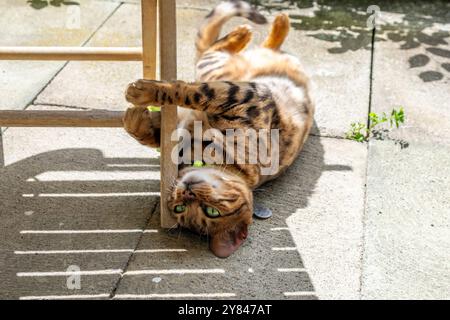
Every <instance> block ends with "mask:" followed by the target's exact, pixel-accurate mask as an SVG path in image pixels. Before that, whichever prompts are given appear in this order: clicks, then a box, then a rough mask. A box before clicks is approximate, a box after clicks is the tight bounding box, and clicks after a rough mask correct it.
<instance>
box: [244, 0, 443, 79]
mask: <svg viewBox="0 0 450 320" xmlns="http://www.w3.org/2000/svg"><path fill="white" fill-rule="evenodd" d="M248 2H250V3H253V4H254V5H256V6H258V7H260V8H262V9H265V10H268V11H270V12H273V11H286V10H287V11H288V12H289V16H290V18H291V20H292V27H293V28H295V29H297V30H303V31H307V32H308V33H307V35H308V36H310V37H313V38H315V39H319V40H322V41H327V42H331V43H334V44H336V46H335V47H332V48H329V49H328V52H329V53H332V54H342V53H345V52H348V51H357V50H370V49H371V43H372V37H373V33H372V30H370V29H369V28H368V27H367V19H368V17H369V15H368V14H367V13H366V10H367V8H368V7H369V6H370V5H373V4H374V3H373V1H372V0H358V1H357V0H340V1H338V0H288V1H276V0H249V1H248ZM376 4H377V5H378V6H379V7H380V8H381V18H380V19H379V21H378V22H379V24H378V26H377V28H376V32H375V41H391V42H394V43H398V44H399V49H401V50H410V49H421V48H422V49H423V53H421V54H415V55H414V56H412V57H410V58H409V60H408V62H409V64H410V67H411V68H426V69H425V70H423V71H422V70H421V71H420V72H419V74H418V76H419V77H420V78H421V79H422V80H423V81H425V82H429V81H439V80H442V79H444V74H445V73H449V72H450V71H449V69H450V68H449V63H447V62H446V61H442V59H450V50H449V49H448V46H449V38H450V32H449V31H447V30H439V26H437V25H436V24H449V23H450V2H449V1H444V0H435V1H426V2H425V1H391V0H379V1H377V2H376ZM303 9H310V10H306V11H305V10H303ZM393 14H394V15H395V17H396V19H395V21H389V19H384V17H383V15H387V16H389V15H391V16H392V15H393ZM429 28H433V29H432V31H431V32H430V31H429V30H430V29H429ZM443 46H445V47H446V48H443ZM430 61H436V62H437V63H435V64H434V66H432V64H431V63H429V62H430ZM427 69H428V70H427Z"/></svg>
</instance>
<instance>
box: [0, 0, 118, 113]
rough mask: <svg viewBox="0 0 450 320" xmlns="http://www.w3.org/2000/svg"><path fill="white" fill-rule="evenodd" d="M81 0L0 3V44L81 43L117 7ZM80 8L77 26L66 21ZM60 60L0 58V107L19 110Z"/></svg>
mask: <svg viewBox="0 0 450 320" xmlns="http://www.w3.org/2000/svg"><path fill="white" fill-rule="evenodd" d="M118 5H119V4H117V3H112V2H98V1H94V0H86V1H83V3H82V5H80V6H61V7H54V6H49V7H46V8H43V9H40V10H37V9H33V8H32V7H31V6H30V5H29V4H27V3H26V1H15V0H6V1H2V2H1V3H0V29H1V30H2V37H1V39H0V45H1V46H81V45H82V44H83V43H84V42H85V41H86V40H87V39H88V38H89V37H90V36H91V34H92V33H93V32H94V31H95V30H96V29H97V28H98V27H99V26H100V25H101V23H102V22H103V21H105V20H106V19H107V17H108V16H109V15H110V14H111V13H112V12H113V10H114V9H115V8H116V7H117V6H118ZM69 7H77V8H78V7H79V8H80V11H79V12H80V16H79V17H80V25H79V27H78V26H75V25H72V24H71V23H69V22H68V21H72V20H70V19H69V18H70V17H71V16H72V15H73V14H74V13H73V11H70V10H71V9H68V8H69ZM64 64H65V62H63V61H46V62H43V61H0V87H1V89H2V95H1V96H0V109H23V108H24V107H26V106H27V105H28V104H29V103H30V102H32V101H33V99H34V98H35V97H36V95H37V94H38V93H39V92H40V91H41V90H42V89H43V88H44V87H45V86H46V84H47V83H48V82H49V81H50V80H51V79H52V78H53V77H54V75H55V74H56V73H57V72H58V71H59V70H60V69H61V68H62V67H63V66H64Z"/></svg>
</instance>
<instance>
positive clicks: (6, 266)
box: [0, 137, 159, 299]
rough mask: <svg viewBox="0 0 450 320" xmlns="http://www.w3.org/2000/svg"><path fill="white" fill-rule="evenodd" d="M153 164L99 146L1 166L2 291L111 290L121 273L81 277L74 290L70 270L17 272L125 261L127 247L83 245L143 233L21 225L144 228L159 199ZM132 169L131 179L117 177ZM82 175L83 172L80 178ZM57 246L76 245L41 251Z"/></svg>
mask: <svg viewBox="0 0 450 320" xmlns="http://www.w3.org/2000/svg"><path fill="white" fill-rule="evenodd" d="M0 138H1V137H0ZM0 140H1V139H0ZM0 147H1V143H0ZM0 153H1V152H0ZM149 171H150V174H149ZM151 171H156V172H157V171H159V159H150V158H105V157H104V156H103V154H102V152H100V151H99V150H96V149H62V150H57V151H50V152H46V153H41V154H38V155H35V156H32V157H30V158H26V159H23V160H20V161H18V162H15V163H12V164H10V165H7V166H4V167H0V195H1V196H0V221H1V223H0V234H1V243H0V270H1V271H0V297H1V298H6V299H17V298H19V297H21V296H41V295H70V294H95V293H99V291H100V292H101V293H104V292H106V293H109V292H111V290H112V288H113V287H114V285H115V284H116V283H117V281H118V279H119V277H120V275H118V274H112V275H107V274H106V275H100V276H92V277H86V278H84V279H83V282H82V283H83V286H82V290H80V291H73V290H69V289H68V287H67V284H66V280H67V277H18V276H17V273H18V272H54V271H66V270H67V268H68V267H69V266H71V265H76V266H79V267H80V269H81V270H105V269H124V268H125V266H126V263H127V261H128V260H129V258H130V256H131V253H132V252H120V251H118V252H109V253H107V252H105V253H89V252H87V251H86V253H84V251H85V250H103V249H106V250H110V249H129V248H131V249H134V248H135V247H136V246H137V243H138V241H139V237H140V233H134V232H132V233H108V232H107V233H104V234H28V233H26V232H27V230H28V231H29V230H31V231H48V230H50V231H54V230H57V231H65V230H116V229H124V230H134V229H143V228H144V227H145V225H146V223H147V220H148V217H149V216H150V215H151V213H152V211H153V210H154V207H155V205H156V204H157V203H158V201H159V195H158V192H159V180H151V179H150V178H149V176H153V175H152V174H151ZM130 172H133V173H134V174H133V175H132V179H130V180H117V178H116V177H115V176H116V175H117V174H118V173H119V174H120V175H121V176H124V177H126V176H127V175H129V173H130ZM140 172H142V178H139V174H140ZM80 175H83V177H84V176H86V177H87V178H88V179H87V180H84V181H82V180H81V179H80V178H79V176H80ZM77 176H78V177H77ZM125 179H126V178H125ZM153 193H155V195H153ZM24 232H25V233H24ZM54 250H56V251H67V250H80V251H81V252H79V253H69V252H68V253H67V254H66V253H64V252H61V253H54V254H43V252H47V251H54ZM33 252H35V253H33ZM39 252H41V253H39Z"/></svg>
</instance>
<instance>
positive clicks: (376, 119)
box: [345, 107, 409, 149]
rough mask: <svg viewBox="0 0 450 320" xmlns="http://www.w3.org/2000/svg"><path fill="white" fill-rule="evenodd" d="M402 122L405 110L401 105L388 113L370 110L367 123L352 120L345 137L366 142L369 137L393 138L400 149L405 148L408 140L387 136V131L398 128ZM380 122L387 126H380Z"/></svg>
mask: <svg viewBox="0 0 450 320" xmlns="http://www.w3.org/2000/svg"><path fill="white" fill-rule="evenodd" d="M404 122H405V111H404V109H403V107H400V108H399V109H398V110H397V109H395V108H394V109H392V111H391V113H390V114H389V115H388V114H386V113H385V112H383V113H382V114H376V113H375V112H371V113H369V121H368V125H366V124H364V123H362V122H353V123H352V124H351V125H350V129H349V130H348V131H347V133H346V135H345V137H346V138H347V139H350V140H354V141H358V142H367V141H369V140H370V139H371V138H374V139H376V140H393V141H395V142H396V143H398V144H400V147H401V148H402V149H403V148H407V147H408V146H409V144H408V142H406V141H404V140H397V139H391V138H390V137H389V132H390V131H391V130H392V129H394V128H395V129H398V128H399V127H400V126H401V125H402V124H403V123H404ZM382 124H387V125H388V127H387V128H386V127H381V125H382Z"/></svg>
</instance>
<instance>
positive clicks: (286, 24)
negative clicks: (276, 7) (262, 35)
mask: <svg viewBox="0 0 450 320" xmlns="http://www.w3.org/2000/svg"><path fill="white" fill-rule="evenodd" d="M289 29H290V21H289V16H288V15H287V14H284V13H281V14H279V15H277V16H276V17H275V20H274V22H273V23H272V28H271V30H270V33H269V36H268V37H267V38H266V40H264V42H263V44H262V47H264V48H268V49H272V50H276V51H278V50H280V47H281V45H282V44H283V42H284V40H285V39H286V37H287V35H288V33H289Z"/></svg>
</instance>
